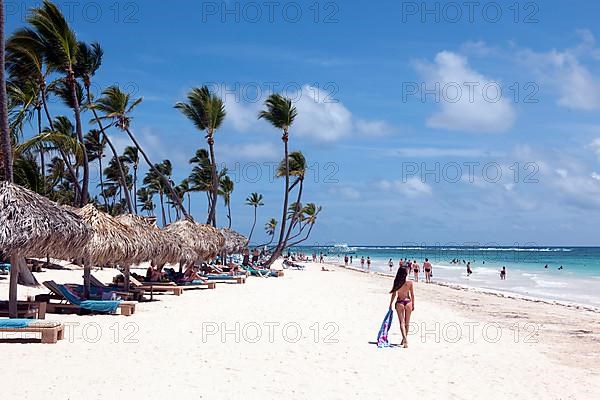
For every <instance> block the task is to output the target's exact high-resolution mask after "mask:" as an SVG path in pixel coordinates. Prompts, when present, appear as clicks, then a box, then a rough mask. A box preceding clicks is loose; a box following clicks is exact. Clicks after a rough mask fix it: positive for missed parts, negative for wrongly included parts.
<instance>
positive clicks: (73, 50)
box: [27, 0, 79, 71]
mask: <svg viewBox="0 0 600 400" xmlns="http://www.w3.org/2000/svg"><path fill="white" fill-rule="evenodd" d="M27 21H28V22H29V23H30V24H31V25H32V26H33V27H34V28H35V30H36V32H37V34H38V37H39V38H40V40H41V41H42V43H43V45H44V56H45V59H46V62H47V63H48V66H49V67H50V68H52V69H53V70H56V71H72V70H73V66H74V65H75V64H76V63H77V53H78V50H79V44H78V42H77V37H76V36H75V32H74V31H73V30H72V29H71V27H70V26H69V23H68V22H67V19H66V18H65V16H64V15H63V14H62V12H61V11H60V9H59V8H58V7H57V6H56V5H55V4H54V3H52V2H50V1H48V0H44V3H43V4H42V6H41V7H35V8H32V10H31V14H30V15H29V16H28V18H27Z"/></svg>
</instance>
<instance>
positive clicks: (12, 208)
mask: <svg viewBox="0 0 600 400" xmlns="http://www.w3.org/2000/svg"><path fill="white" fill-rule="evenodd" d="M90 235H91V232H90V229H89V227H88V226H87V225H86V224H85V222H84V221H82V220H81V218H80V217H78V216H77V215H75V214H74V213H73V212H71V211H68V210H66V209H64V208H63V207H61V206H59V205H58V204H56V203H54V202H52V201H50V200H48V199H47V198H45V197H43V196H40V195H39V194H37V193H34V192H32V191H30V190H28V189H25V188H23V187H20V186H18V185H15V184H12V183H8V182H0V251H2V252H4V253H6V254H7V255H8V256H10V262H11V268H10V293H9V314H10V316H11V317H16V314H17V280H18V277H19V276H18V275H19V268H21V267H22V266H24V259H23V257H46V256H49V257H54V258H61V259H69V258H73V257H79V256H81V255H82V254H83V252H82V249H83V247H84V246H85V244H86V243H87V242H88V240H89V239H90Z"/></svg>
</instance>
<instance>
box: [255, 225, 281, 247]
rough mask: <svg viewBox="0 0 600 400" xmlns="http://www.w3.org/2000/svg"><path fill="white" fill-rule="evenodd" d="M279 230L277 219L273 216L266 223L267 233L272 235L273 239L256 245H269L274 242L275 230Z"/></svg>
mask: <svg viewBox="0 0 600 400" xmlns="http://www.w3.org/2000/svg"><path fill="white" fill-rule="evenodd" d="M276 231H277V220H276V219H275V218H271V219H270V220H269V221H267V223H266V224H265V233H266V234H267V235H268V236H270V237H271V240H269V241H268V242H267V243H263V244H261V245H260V246H256V247H263V246H268V245H270V244H271V243H273V240H274V239H275V232H276Z"/></svg>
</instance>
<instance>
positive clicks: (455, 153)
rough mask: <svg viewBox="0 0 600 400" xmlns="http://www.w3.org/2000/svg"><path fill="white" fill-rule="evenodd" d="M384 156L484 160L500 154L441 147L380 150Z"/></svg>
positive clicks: (481, 150) (471, 149)
mask: <svg viewBox="0 0 600 400" xmlns="http://www.w3.org/2000/svg"><path fill="white" fill-rule="evenodd" d="M378 151H381V152H382V153H383V154H385V155H389V156H394V157H418V158H426V157H427V158H443V157H456V158H469V157H473V158H485V157H493V156H495V157H497V156H499V155H500V153H496V152H491V151H489V150H483V149H477V148H459V147H456V148H441V147H403V148H398V149H381V150H378Z"/></svg>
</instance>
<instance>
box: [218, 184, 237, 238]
mask: <svg viewBox="0 0 600 400" xmlns="http://www.w3.org/2000/svg"><path fill="white" fill-rule="evenodd" d="M219 187H220V193H221V195H222V196H223V200H224V201H225V206H226V207H227V220H228V221H229V224H228V225H227V227H228V228H229V229H231V194H232V193H233V188H234V183H233V181H232V180H231V178H230V177H229V176H227V175H225V176H224V177H222V178H221V179H220V181H219Z"/></svg>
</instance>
